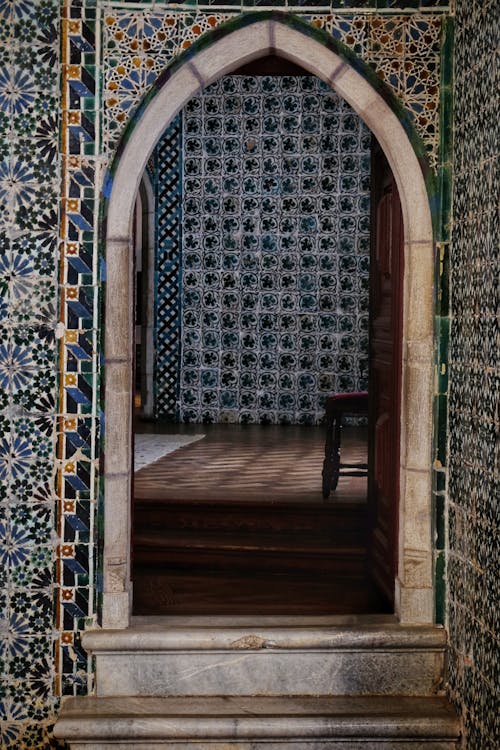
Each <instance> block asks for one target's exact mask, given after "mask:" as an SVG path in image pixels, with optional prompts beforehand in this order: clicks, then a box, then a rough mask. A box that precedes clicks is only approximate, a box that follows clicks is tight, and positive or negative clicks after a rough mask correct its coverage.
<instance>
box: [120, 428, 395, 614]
mask: <svg viewBox="0 0 500 750" xmlns="http://www.w3.org/2000/svg"><path fill="white" fill-rule="evenodd" d="M153 429H158V428H157V427H156V428H154V427H153V426H149V431H152V430H153ZM164 429H166V430H169V431H170V432H174V433H175V432H189V431H191V432H196V433H198V434H199V433H200V432H203V433H204V434H205V435H206V437H205V438H203V439H202V440H200V441H197V442H195V443H192V444H191V445H188V446H186V447H184V448H181V449H179V450H178V451H176V452H175V453H173V454H171V455H168V456H166V457H164V458H163V459H160V460H159V461H157V462H155V463H154V464H151V465H150V466H147V467H145V468H144V469H142V470H141V471H138V472H137V473H136V475H135V490H134V542H133V546H134V610H135V613H136V614H191V615H196V614H204V615H207V614H211V615H217V614H235V615H238V614H241V615H247V614H290V615H292V614H295V615H301V614H317V615H320V614H322V615H327V614H359V613H372V612H387V611H388V610H387V605H386V603H385V601H384V600H383V599H382V597H381V596H380V595H379V593H378V592H377V590H376V588H375V587H374V585H373V584H372V582H371V580H370V577H369V557H368V542H369V529H368V525H367V524H368V518H367V505H366V479H360V478H352V477H349V478H348V477H346V478H343V479H341V480H340V482H339V488H338V490H337V491H336V492H335V493H332V495H331V497H330V499H329V500H328V501H324V500H323V498H322V495H321V467H322V460H323V447H324V434H323V430H322V429H321V428H311V427H279V426H265V427H264V426H254V425H252V426H239V425H195V426H193V425H190V426H188V425H185V426H184V425H170V426H166V427H165V428H164ZM343 451H344V452H343V457H344V459H345V460H349V461H352V462H356V461H359V462H363V461H365V460H366V433H365V431H363V430H362V429H359V428H354V429H353V428H348V429H346V430H345V433H344V441H343Z"/></svg>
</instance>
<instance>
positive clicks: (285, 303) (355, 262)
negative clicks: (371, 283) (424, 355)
mask: <svg viewBox="0 0 500 750" xmlns="http://www.w3.org/2000/svg"><path fill="white" fill-rule="evenodd" d="M183 151H184V153H183V184H184V190H183V222H182V224H183V229H182V245H183V256H182V363H181V373H180V377H181V385H180V418H181V419H182V420H183V421H193V422H200V421H205V422H207V421H208V422H220V421H231V422H234V421H240V422H260V423H273V424H275V423H298V424H301V423H305V424H312V423H317V422H318V421H319V420H320V418H321V417H322V416H323V405H324V399H325V396H326V395H327V394H329V393H331V392H332V391H352V390H362V389H365V388H366V386H367V368H368V353H367V348H368V338H367V337H368V334H367V328H368V275H369V170H370V157H369V154H370V133H369V131H368V129H367V128H366V126H365V125H364V123H363V122H362V120H361V119H360V118H359V117H358V116H357V115H356V114H355V113H354V112H353V110H352V109H351V108H350V107H349V106H348V105H347V104H346V103H345V102H344V101H343V100H342V99H341V98H340V97H339V96H338V95H336V94H335V93H333V92H332V91H331V89H329V87H328V86H327V85H326V84H324V83H323V82H321V81H320V80H319V79H317V78H315V77H313V76H303V77H300V76H299V77H292V76H284V77H277V76H264V77H259V76H254V77H245V76H226V77H224V78H222V79H220V80H219V81H217V82H215V83H214V84H212V85H211V86H209V87H208V88H207V89H206V90H205V91H204V92H203V93H202V94H200V95H199V96H198V97H196V98H194V99H192V100H191V102H189V103H188V105H186V107H185V109H184V112H183Z"/></svg>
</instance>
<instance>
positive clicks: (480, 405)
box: [448, 0, 500, 750]
mask: <svg viewBox="0 0 500 750" xmlns="http://www.w3.org/2000/svg"><path fill="white" fill-rule="evenodd" d="M499 38H500V24H499V14H498V5H497V4H496V3H495V2H483V1H482V0H481V1H478V0H458V2H457V18H456V44H455V49H456V59H455V128H454V143H455V145H454V162H455V163H454V169H455V183H454V193H453V208H454V211H453V214H454V218H453V242H452V255H451V292H452V293H451V307H452V314H453V320H452V328H451V338H450V342H451V343H450V410H449V425H450V436H449V441H450V442H449V452H450V464H449V509H448V514H449V515H448V525H449V551H448V628H449V633H450V646H451V654H450V670H449V682H450V690H451V694H452V696H453V698H454V699H455V700H456V702H457V705H458V706H459V708H460V710H461V712H462V713H463V715H464V717H465V726H466V731H467V738H466V741H465V746H466V747H467V748H468V750H493V748H496V747H498V741H499V738H500V714H499V711H498V706H499V705H500V692H499V690H500V662H499V655H500V629H499V625H500V616H499V606H498V604H499V600H500V588H499V581H500V568H499V550H500V515H499V498H500V476H499V470H500V423H499V401H500V354H499V352H500V348H499V344H500V341H499V338H500V337H499V323H498V314H499V284H498V279H499V264H498V251H499V244H500V243H499V240H500V237H499V214H498V200H499V194H500V169H499V167H500V163H499V151H500V149H499V144H500V137H499V136H500V128H499V113H498V84H499V64H498V63H499V60H498V40H499Z"/></svg>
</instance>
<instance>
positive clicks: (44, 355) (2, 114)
mask: <svg viewBox="0 0 500 750" xmlns="http://www.w3.org/2000/svg"><path fill="white" fill-rule="evenodd" d="M57 22H58V3H57V2H55V1H54V2H52V1H51V0H46V1H45V2H40V3H33V2H16V3H0V50H1V51H0V590H1V593H0V745H1V747H16V748H31V747H33V748H34V747H38V746H43V745H46V744H47V742H48V730H49V725H50V723H51V721H52V717H53V715H54V712H55V710H56V709H57V698H56V697H55V694H54V685H53V663H54V644H53V623H54V606H53V603H54V580H53V565H54V559H55V554H56V540H55V537H54V533H53V529H54V524H55V507H56V506H55V497H56V493H55V462H54V454H55V444H56V429H57V406H56V397H57V391H56V356H57V346H56V324H57V252H58V241H57V239H58V235H57V225H58V203H59V185H60V162H59V155H58V142H57V129H58V125H59V122H58V120H59V116H58V102H59V81H58V76H57V66H58V63H59V41H58V37H57Z"/></svg>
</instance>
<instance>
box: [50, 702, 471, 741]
mask: <svg viewBox="0 0 500 750" xmlns="http://www.w3.org/2000/svg"><path fill="white" fill-rule="evenodd" d="M54 734H55V736H56V737H60V738H64V739H66V741H68V742H69V743H70V748H71V750H117V748H123V749H124V750H132V748H133V749H134V750H149V749H150V748H154V749H155V750H160V749H161V750H195V748H196V750H202V749H203V750H285V748H287V750H327V749H329V748H333V749H335V748H336V749H337V750H341V749H345V750H370V749H372V750H389V749H392V748H394V749H397V748H401V750H452V748H455V747H456V742H457V739H458V735H459V727H458V721H457V718H456V716H455V714H454V713H453V711H452V709H451V707H450V706H449V705H448V704H447V702H446V700H445V698H442V697H424V698H422V697H419V698H409V697H404V696H395V697H383V698H381V697H374V696H370V697H364V698H360V697H345V696H342V697H336V698H335V697H334V698H331V697H316V698H312V697H303V696H300V697H285V698H283V697H278V698H242V697H235V696H232V697H212V698H206V697H205V698H94V697H87V698H85V697H80V698H70V699H69V700H67V701H66V702H65V703H64V705H63V708H62V711H61V714H60V717H59V720H58V722H57V724H56V725H55V728H54Z"/></svg>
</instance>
